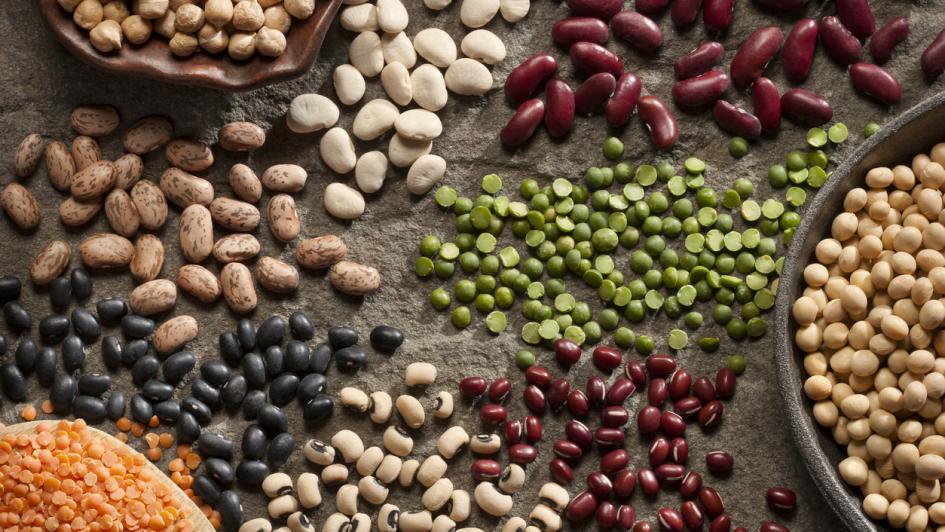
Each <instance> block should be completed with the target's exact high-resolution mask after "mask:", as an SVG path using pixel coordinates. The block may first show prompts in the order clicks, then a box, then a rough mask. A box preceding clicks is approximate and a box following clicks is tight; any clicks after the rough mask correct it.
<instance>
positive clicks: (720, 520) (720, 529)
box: [709, 514, 732, 532]
mask: <svg viewBox="0 0 945 532" xmlns="http://www.w3.org/2000/svg"><path fill="white" fill-rule="evenodd" d="M731 528H732V518H731V517H729V515H728V514H722V515H719V516H716V518H715V519H713V520H712V522H711V523H709V532H729V530H730V529H731Z"/></svg>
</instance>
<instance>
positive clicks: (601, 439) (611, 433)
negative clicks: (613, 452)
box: [594, 427, 627, 448]
mask: <svg viewBox="0 0 945 532" xmlns="http://www.w3.org/2000/svg"><path fill="white" fill-rule="evenodd" d="M626 439H627V434H626V433H625V432H624V431H622V430H620V429H616V428H613V427H597V430H595V431H594V442H595V443H597V445H599V446H601V447H605V448H610V447H621V446H623V443H624V441H625V440H626Z"/></svg>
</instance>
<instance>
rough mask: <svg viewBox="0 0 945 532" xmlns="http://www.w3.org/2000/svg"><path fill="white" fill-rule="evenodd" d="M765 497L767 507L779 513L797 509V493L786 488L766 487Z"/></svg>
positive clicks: (787, 512)
mask: <svg viewBox="0 0 945 532" xmlns="http://www.w3.org/2000/svg"><path fill="white" fill-rule="evenodd" d="M765 499H766V500H767V501H768V507H769V508H771V510H773V511H774V512H776V513H779V514H789V513H791V512H793V511H794V510H795V509H797V495H795V494H794V491H792V490H790V489H788V488H781V487H776V488H768V491H767V492H766V493H765Z"/></svg>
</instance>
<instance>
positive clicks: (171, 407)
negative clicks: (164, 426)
mask: <svg viewBox="0 0 945 532" xmlns="http://www.w3.org/2000/svg"><path fill="white" fill-rule="evenodd" d="M154 415H155V416H157V417H158V419H160V420H161V421H162V422H164V423H176V422H177V420H178V419H180V403H178V402H177V400H175V399H168V400H167V401H161V402H160V403H158V404H156V405H154Z"/></svg>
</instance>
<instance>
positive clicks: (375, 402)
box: [369, 392, 394, 424]
mask: <svg viewBox="0 0 945 532" xmlns="http://www.w3.org/2000/svg"><path fill="white" fill-rule="evenodd" d="M370 402H371V408H370V412H369V414H370V417H371V421H373V422H374V423H378V424H384V423H387V421H388V420H390V415H391V413H392V412H393V411H394V401H393V399H391V396H390V394H388V393H387V392H372V393H371V395H370Z"/></svg>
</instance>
